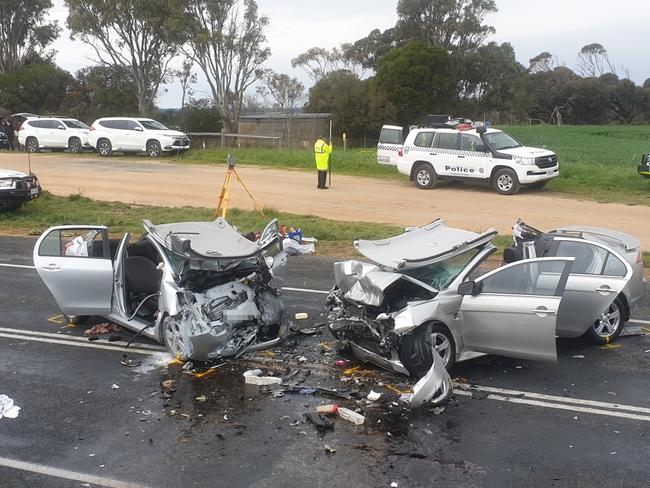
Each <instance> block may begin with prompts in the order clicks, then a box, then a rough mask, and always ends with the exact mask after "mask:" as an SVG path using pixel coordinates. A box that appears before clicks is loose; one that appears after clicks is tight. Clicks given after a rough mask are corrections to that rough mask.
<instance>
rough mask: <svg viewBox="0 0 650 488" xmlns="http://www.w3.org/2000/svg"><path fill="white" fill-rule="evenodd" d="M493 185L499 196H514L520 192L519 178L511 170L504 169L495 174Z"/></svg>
mask: <svg viewBox="0 0 650 488" xmlns="http://www.w3.org/2000/svg"><path fill="white" fill-rule="evenodd" d="M492 184H493V185H494V189H495V190H496V192H497V193H498V194H499V195H514V194H516V193H518V192H519V189H520V187H521V185H520V184H519V178H518V177H517V173H515V172H514V171H513V170H511V169H510V168H502V169H500V170H499V171H497V172H496V173H495V174H494V179H493V182H492Z"/></svg>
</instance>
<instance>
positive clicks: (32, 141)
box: [25, 137, 41, 153]
mask: <svg viewBox="0 0 650 488" xmlns="http://www.w3.org/2000/svg"><path fill="white" fill-rule="evenodd" d="M25 150H26V151H27V152H30V153H36V152H39V151H40V150H41V148H40V147H39V145H38V139H36V138H35V137H28V138H27V140H26V141H25Z"/></svg>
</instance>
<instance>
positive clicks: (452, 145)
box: [433, 132, 458, 149]
mask: <svg viewBox="0 0 650 488" xmlns="http://www.w3.org/2000/svg"><path fill="white" fill-rule="evenodd" d="M433 147H436V148H438V149H458V134H456V133H455V132H437V133H436V138H435V141H434V143H433Z"/></svg>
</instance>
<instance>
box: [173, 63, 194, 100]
mask: <svg viewBox="0 0 650 488" xmlns="http://www.w3.org/2000/svg"><path fill="white" fill-rule="evenodd" d="M193 67H194V63H193V62H192V60H185V61H183V67H182V68H181V69H179V70H175V71H174V72H173V75H174V76H175V77H176V78H178V80H179V81H180V82H181V91H182V96H181V110H183V108H185V100H187V97H190V98H192V96H193V95H194V90H193V89H192V87H191V86H192V85H196V83H197V81H198V79H197V76H196V73H192V68H193Z"/></svg>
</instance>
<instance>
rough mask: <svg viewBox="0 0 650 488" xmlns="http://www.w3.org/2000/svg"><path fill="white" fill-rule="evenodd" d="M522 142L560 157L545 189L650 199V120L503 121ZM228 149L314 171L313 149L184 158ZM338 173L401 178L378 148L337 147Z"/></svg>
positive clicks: (242, 157) (243, 157) (244, 159)
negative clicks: (644, 173)
mask: <svg viewBox="0 0 650 488" xmlns="http://www.w3.org/2000/svg"><path fill="white" fill-rule="evenodd" d="M499 128H501V129H503V130H506V131H507V132H510V133H511V134H512V135H513V136H515V137H516V138H517V139H518V140H519V141H520V142H521V143H522V144H524V145H526V146H533V147H545V148H548V149H550V150H552V151H554V152H556V153H557V155H558V157H559V159H560V177H559V178H555V179H554V180H553V181H551V182H550V183H549V184H548V185H547V189H546V190H545V193H559V194H565V195H568V196H574V197H578V198H588V199H591V200H597V201H601V202H622V203H627V204H631V205H650V181H649V180H646V179H644V178H642V177H641V176H639V175H638V174H637V172H636V171H637V166H638V164H639V161H640V160H641V155H642V154H643V153H645V152H650V126H563V127H556V126H548V125H546V126H539V125H537V126H500V127H499ZM228 153H233V154H235V155H236V157H237V160H238V162H239V163H240V164H247V165H255V166H265V167H270V168H282V169H299V170H309V171H314V161H313V159H314V156H313V152H312V151H311V150H310V149H220V148H219V149H207V150H201V149H197V150H193V151H190V152H189V153H188V154H186V155H185V156H184V157H183V158H182V159H180V161H182V162H185V163H189V164H225V161H226V157H227V155H228ZM333 158H334V159H333V165H332V166H333V171H334V174H335V175H336V174H345V175H352V176H368V177H375V178H395V179H398V178H402V179H405V178H406V177H405V176H403V175H400V174H398V173H397V171H396V170H395V169H394V168H392V167H386V166H382V165H379V164H377V162H376V150H375V148H366V149H359V148H352V149H348V150H347V151H346V152H343V151H342V149H341V148H340V147H335V148H334V155H333Z"/></svg>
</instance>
